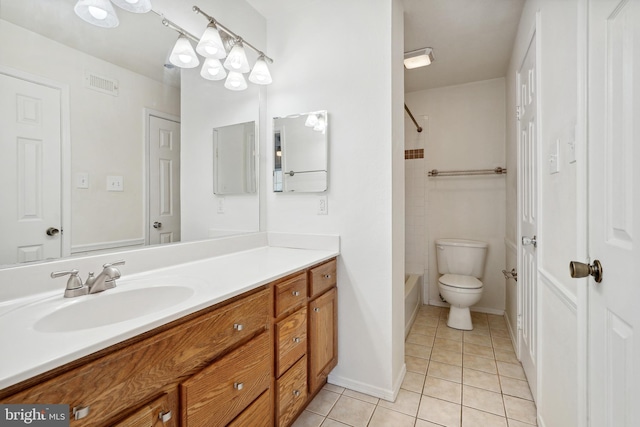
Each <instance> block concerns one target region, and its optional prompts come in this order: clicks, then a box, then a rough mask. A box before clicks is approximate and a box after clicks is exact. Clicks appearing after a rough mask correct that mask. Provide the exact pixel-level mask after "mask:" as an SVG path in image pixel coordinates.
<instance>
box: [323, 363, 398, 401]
mask: <svg viewBox="0 0 640 427" xmlns="http://www.w3.org/2000/svg"><path fill="white" fill-rule="evenodd" d="M406 374H407V365H405V364H403V365H402V371H401V372H400V375H399V376H398V379H397V381H396V383H395V384H394V385H393V389H392V390H389V389H383V388H380V387H375V386H372V385H371V384H366V383H363V382H360V381H356V380H353V379H351V378H346V377H341V376H338V375H334V374H329V378H328V379H327V382H328V383H329V384H333V385H336V386H338V387H344V388H348V389H349V390H353V391H357V392H359V393H364V394H368V395H369V396H374V397H377V398H380V399H384V400H387V401H389V402H395V400H396V397H398V393H399V392H400V387H401V386H402V381H404V376H405V375H406Z"/></svg>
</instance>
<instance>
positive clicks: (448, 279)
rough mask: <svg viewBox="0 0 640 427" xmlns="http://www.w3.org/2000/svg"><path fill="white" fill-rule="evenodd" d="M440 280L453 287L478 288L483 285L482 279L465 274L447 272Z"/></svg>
mask: <svg viewBox="0 0 640 427" xmlns="http://www.w3.org/2000/svg"><path fill="white" fill-rule="evenodd" d="M438 281H439V282H440V283H442V284H443V285H447V286H451V287H452V288H461V289H478V288H481V287H482V282H481V281H480V280H478V279H476V278H475V277H473V276H463V275H461V274H445V275H444V276H442V277H440V279H438Z"/></svg>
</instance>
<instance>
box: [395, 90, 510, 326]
mask: <svg viewBox="0 0 640 427" xmlns="http://www.w3.org/2000/svg"><path fill="white" fill-rule="evenodd" d="M406 102H407V105H409V106H410V109H411V111H412V112H413V114H414V116H418V117H419V120H420V121H421V122H422V123H423V127H424V128H425V129H424V130H423V132H422V133H424V134H425V135H420V136H417V137H416V136H415V135H414V134H415V133H416V132H415V128H414V130H413V131H410V130H407V133H408V138H409V139H414V142H413V143H414V144H416V148H421V147H420V144H421V143H422V144H424V145H423V146H424V149H425V158H424V169H421V168H420V167H419V166H412V168H413V171H412V173H413V174H414V175H413V176H414V177H415V173H416V172H415V171H418V173H420V172H422V173H423V175H422V179H423V180H424V183H425V184H424V190H425V191H424V195H423V198H424V202H421V201H416V202H415V203H414V204H413V207H412V212H413V216H414V217H417V218H419V216H418V214H419V210H420V209H424V216H423V218H424V230H425V240H424V241H423V244H424V246H425V248H424V255H425V258H424V259H425V262H424V267H423V268H424V275H425V276H424V277H425V290H424V293H423V294H424V295H426V296H428V302H429V303H430V304H441V302H440V298H439V296H438V294H439V291H438V281H437V280H438V271H437V265H436V255H435V251H434V250H432V248H433V247H434V245H435V240H436V239H439V238H462V239H473V240H481V241H485V242H487V243H488V244H489V250H488V253H487V264H486V267H485V274H484V277H483V279H482V280H483V283H484V291H483V294H482V299H481V300H480V302H478V304H476V305H475V306H474V307H473V309H475V310H479V311H486V312H490V313H496V314H502V313H503V311H504V302H505V285H504V279H503V276H502V271H501V270H502V269H503V268H505V267H504V262H505V255H504V254H505V249H504V227H505V221H506V220H505V187H506V184H505V177H504V176H498V175H487V176H467V177H438V178H430V177H428V176H427V175H426V171H429V170H432V169H438V170H466V169H493V168H495V167H498V166H499V167H504V166H505V81H504V79H501V78H500V79H493V80H485V81H480V82H474V83H469V84H464V85H457V86H449V87H443V88H438V89H431V90H426V91H418V92H411V93H407V94H406ZM409 132H413V133H409ZM416 138H417V140H416ZM422 139H423V140H424V142H422V141H421V140H422ZM407 162H410V163H418V162H419V160H407ZM509 172H510V173H511V171H509ZM414 177H412V181H413V182H415V180H416V179H417V178H414ZM414 186H415V184H414ZM409 191H410V192H411V191H413V192H412V193H411V194H412V196H411V197H418V198H419V197H420V194H418V192H417V191H415V190H412V189H410V190H409ZM409 249H411V248H409ZM425 300H426V299H425Z"/></svg>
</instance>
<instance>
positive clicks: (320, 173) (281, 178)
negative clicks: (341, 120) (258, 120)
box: [273, 111, 328, 193]
mask: <svg viewBox="0 0 640 427" xmlns="http://www.w3.org/2000/svg"><path fill="white" fill-rule="evenodd" d="M327 119H328V115H327V112H326V111H315V112H311V113H305V114H296V115H292V116H287V117H275V118H274V119H273V142H274V156H275V161H274V170H273V191H275V192H301V193H315V192H322V191H326V190H327V175H328V173H327V163H328V161H327V156H328V151H327V150H328V136H327V130H328V120H327Z"/></svg>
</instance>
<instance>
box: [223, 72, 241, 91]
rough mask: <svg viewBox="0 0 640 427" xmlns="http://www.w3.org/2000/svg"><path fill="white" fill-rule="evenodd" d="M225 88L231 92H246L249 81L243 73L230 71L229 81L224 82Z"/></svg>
mask: <svg viewBox="0 0 640 427" xmlns="http://www.w3.org/2000/svg"><path fill="white" fill-rule="evenodd" d="M224 87H226V88H227V89H229V90H245V89H246V88H247V81H246V80H245V79H244V76H243V75H242V73H239V72H237V71H229V75H228V76H227V80H226V81H225V82H224Z"/></svg>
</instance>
